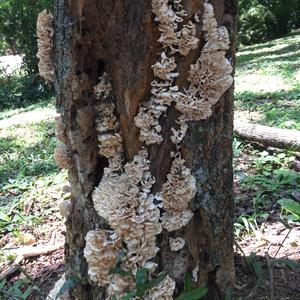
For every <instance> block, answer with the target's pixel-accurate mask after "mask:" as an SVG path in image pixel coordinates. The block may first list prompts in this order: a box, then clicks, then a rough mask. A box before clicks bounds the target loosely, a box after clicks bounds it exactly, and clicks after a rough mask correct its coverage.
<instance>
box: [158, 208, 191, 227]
mask: <svg viewBox="0 0 300 300" xmlns="http://www.w3.org/2000/svg"><path fill="white" fill-rule="evenodd" d="M193 216H194V213H193V212H192V211H191V210H190V209H185V210H183V211H181V212H172V213H169V212H165V213H163V215H162V217H161V225H162V227H163V228H164V229H166V230H167V231H169V232H172V231H175V230H178V229H180V228H182V227H184V226H185V225H187V224H188V223H189V222H190V221H191V219H192V218H193Z"/></svg>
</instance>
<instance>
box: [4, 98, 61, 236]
mask: <svg viewBox="0 0 300 300" xmlns="http://www.w3.org/2000/svg"><path fill="white" fill-rule="evenodd" d="M54 115H55V110H54V107H53V105H51V104H47V105H46V104H45V103H41V104H36V105H32V106H30V107H28V108H27V109H23V110H11V111H6V112H3V113H1V114H0V232H2V233H3V232H12V231H15V230H17V228H18V226H19V225H21V224H22V225H26V226H35V225H36V224H37V223H38V222H40V221H41V219H42V218H43V215H44V213H41V214H40V215H34V214H33V215H32V214H26V213H24V206H25V204H26V202H28V201H30V200H31V199H32V198H34V199H35V200H38V199H39V194H41V195H43V193H44V192H45V191H46V190H47V188H48V187H49V186H51V184H53V183H54V182H55V181H57V178H59V180H58V182H60V183H61V182H63V181H64V179H62V176H63V177H65V174H64V173H61V172H60V171H59V169H58V167H57V166H56V163H55V161H54V158H53V151H54V148H55V145H56V139H55V136H54ZM46 194H47V193H46ZM46 194H44V195H43V197H41V199H40V200H41V202H40V203H39V205H41V206H43V201H44V200H49V197H47V195H46Z"/></svg>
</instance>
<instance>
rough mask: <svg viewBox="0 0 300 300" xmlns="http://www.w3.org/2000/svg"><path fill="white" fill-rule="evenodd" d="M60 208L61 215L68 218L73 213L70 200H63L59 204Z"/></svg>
mask: <svg viewBox="0 0 300 300" xmlns="http://www.w3.org/2000/svg"><path fill="white" fill-rule="evenodd" d="M58 208H59V212H60V215H61V216H62V217H63V218H65V219H67V218H68V217H69V215H70V213H71V209H72V201H70V200H64V201H61V202H60V203H59V204H58Z"/></svg>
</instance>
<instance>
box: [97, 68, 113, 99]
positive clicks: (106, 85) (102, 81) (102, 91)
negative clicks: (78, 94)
mask: <svg viewBox="0 0 300 300" xmlns="http://www.w3.org/2000/svg"><path fill="white" fill-rule="evenodd" d="M111 92H112V87H111V83H110V80H109V77H108V75H107V73H106V72H104V73H103V74H102V76H101V77H100V78H99V83H98V84H97V85H95V86H94V94H95V95H96V97H97V99H100V98H103V99H106V98H108V96H109V95H110V94H111Z"/></svg>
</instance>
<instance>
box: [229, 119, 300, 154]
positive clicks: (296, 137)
mask: <svg viewBox="0 0 300 300" xmlns="http://www.w3.org/2000/svg"><path fill="white" fill-rule="evenodd" d="M234 132H235V133H236V134H237V135H239V136H240V137H242V138H244V139H246V140H249V141H253V142H258V143H261V144H263V145H266V146H272V147H275V148H282V149H291V150H294V151H299V150H300V131H298V130H291V129H281V128H274V127H268V126H263V125H259V124H253V123H250V122H248V121H246V120H240V119H235V120H234Z"/></svg>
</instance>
